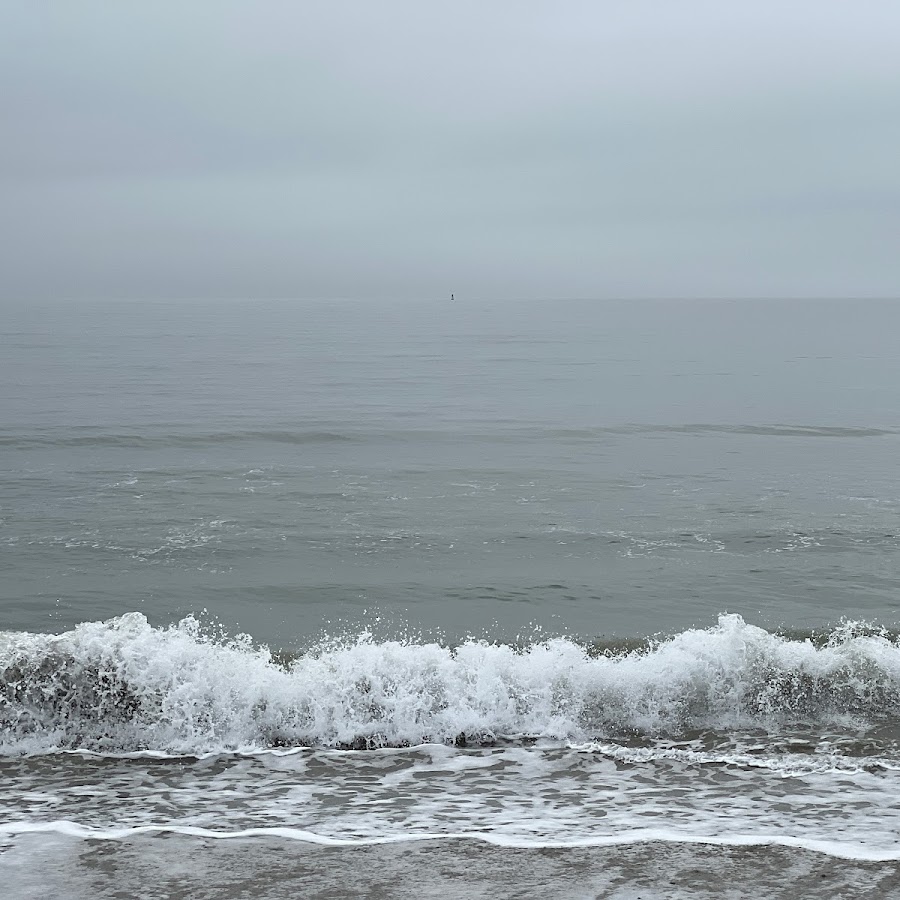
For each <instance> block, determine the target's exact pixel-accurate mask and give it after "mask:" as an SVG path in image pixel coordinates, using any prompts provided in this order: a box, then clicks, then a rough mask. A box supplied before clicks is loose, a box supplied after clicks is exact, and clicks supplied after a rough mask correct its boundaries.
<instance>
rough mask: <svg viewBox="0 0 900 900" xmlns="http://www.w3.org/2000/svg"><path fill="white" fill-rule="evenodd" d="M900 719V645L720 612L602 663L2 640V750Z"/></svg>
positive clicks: (82, 636)
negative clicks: (773, 628) (821, 636)
mask: <svg viewBox="0 0 900 900" xmlns="http://www.w3.org/2000/svg"><path fill="white" fill-rule="evenodd" d="M898 719H900V645H898V643H897V641H896V640H895V639H892V638H890V637H889V636H887V635H885V634H879V633H876V632H874V631H873V630H872V629H866V628H861V627H858V626H854V625H849V624H848V625H845V626H844V627H842V628H840V629H838V630H836V631H835V632H833V633H832V634H831V635H830V636H829V637H828V638H827V640H825V641H824V642H821V643H814V642H813V641H812V640H810V639H809V638H803V639H796V638H787V637H784V636H779V635H776V634H771V633H769V632H767V631H765V630H763V629H761V628H758V627H755V626H753V625H748V624H747V623H745V622H744V621H743V620H742V619H741V617H740V616H736V615H723V616H721V617H720V618H719V621H718V624H717V625H715V626H713V627H711V628H708V629H702V630H701V629H692V630H688V631H685V632H682V633H681V634H678V635H675V636H673V637H671V638H669V639H667V640H664V641H660V642H656V643H651V644H648V645H647V646H646V647H644V648H641V649H626V648H623V649H621V650H619V651H617V650H615V649H609V648H607V649H606V651H605V652H604V653H603V654H601V655H596V654H594V653H592V652H591V651H590V650H589V649H588V648H586V647H585V646H583V645H581V644H579V643H577V642H575V641H572V640H568V639H564V638H559V639H554V640H549V641H544V642H540V643H534V644H532V645H530V646H527V647H524V648H514V647H511V646H507V645H504V644H496V643H489V642H486V641H476V640H470V641H467V642H465V643H463V644H461V645H459V646H456V647H453V648H450V647H446V646H441V645H439V644H436V643H430V644H429V643H424V644H423V643H410V642H401V641H387V642H376V641H374V640H373V639H372V638H371V637H370V636H368V635H362V636H360V637H358V638H356V639H354V640H352V641H347V642H345V643H343V644H340V645H334V646H330V647H322V648H320V649H318V650H316V651H313V652H309V653H305V654H303V655H300V656H299V657H297V658H294V659H292V660H290V661H287V662H285V661H282V660H279V659H278V658H277V657H274V656H273V655H272V654H271V653H270V652H269V650H268V649H266V648H260V647H256V646H254V645H253V642H252V641H251V640H250V638H249V637H241V638H237V639H233V640H229V641H222V640H216V639H214V638H213V637H211V636H209V635H208V634H206V633H205V632H204V631H203V629H202V628H201V626H200V625H199V624H198V622H197V621H196V620H194V619H193V618H188V619H185V620H183V621H182V622H180V623H178V624H177V625H172V626H169V627H167V628H155V627H152V626H151V625H150V624H149V623H148V622H147V620H146V618H145V617H144V616H143V615H141V614H139V613H130V614H128V615H124V616H121V617H119V618H116V619H111V620H109V621H107V622H88V623H84V624H82V625H79V626H78V627H77V628H75V629H74V630H72V631H70V632H66V633H65V634H61V635H48V634H35V633H24V632H3V633H0V753H2V754H7V755H8V754H19V753H48V752H54V751H57V750H71V749H83V750H92V751H97V752H117V753H118V752H134V751H161V752H167V753H189V754H202V753H210V752H228V751H235V750H240V751H248V750H251V751H252V750H257V749H266V748H273V747H293V746H319V747H339V748H354V749H365V748H372V747H386V746H405V745H412V744H420V743H424V742H444V743H457V744H486V743H492V742H495V741H497V740H503V739H507V740H529V739H536V738H537V739H545V740H552V741H560V742H569V741H591V740H605V739H618V738H621V737H623V736H626V737H627V736H629V735H631V736H634V735H637V736H642V735H643V736H661V735H663V736H664V735H669V736H672V735H679V734H683V733H685V732H687V731H690V730H694V729H715V730H717V731H728V730H733V729H747V728H772V727H785V726H787V727H790V726H796V725H811V726H825V725H828V724H844V725H846V724H848V723H851V724H852V725H853V727H854V728H856V729H859V730H862V731H865V730H866V729H867V728H872V727H875V726H878V725H883V724H884V723H885V722H886V721H894V720H898Z"/></svg>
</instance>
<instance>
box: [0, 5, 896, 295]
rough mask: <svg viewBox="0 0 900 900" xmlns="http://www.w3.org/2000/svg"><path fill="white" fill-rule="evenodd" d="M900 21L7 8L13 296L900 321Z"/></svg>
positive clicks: (761, 11) (5, 118) (378, 8)
mask: <svg viewBox="0 0 900 900" xmlns="http://www.w3.org/2000/svg"><path fill="white" fill-rule="evenodd" d="M898 36H900V3H897V2H896V0H853V2H851V0H844V2H834V0H791V2H786V0H777V2H773V0H752V2H751V0H743V2H731V0H714V2H712V0H710V2H702V0H679V2H677V3H675V2H671V0H657V2H649V0H584V2H582V0H555V2H535V0H516V2H510V0H496V2H490V0H477V2H470V0H454V2H453V3H445V4H436V3H429V2H427V0H410V2H407V0H380V2H377V3H374V2H371V0H367V2H363V0H360V2H347V0H328V2H324V3H312V2H297V0H294V2H276V0H247V2H240V3H239V2H229V0H191V2H183V0H178V2H174V0H153V2H128V3H124V2H114V0H107V2H94V0H79V2H78V3H71V2H52V0H44V2H21V3H20V2H12V0H11V2H8V3H4V4H2V5H0V132H2V133H0V298H5V299H13V300H16V299H19V300H31V299H35V300H38V299H59V298H122V299H132V300H134V299H143V298H147V299H149V298H190V297H204V298H217V297H222V298H231V297H254V298H256V297H298V298H330V297H334V298H343V297H354V298H373V299H377V298H411V299H416V298H422V299H430V298H442V297H449V295H450V293H451V292H454V293H455V294H456V295H457V297H458V298H473V299H479V298H486V299H487V298H505V299H515V298H539V297H547V298H555V297H559V298H562V297H581V298H588V297H597V298H605V297H626V298H627V297H683V296H698V297H755V296H766V297H782V296H783V297H793V296H803V297H816V296H851V297H857V296H900V53H898V52H897V46H898Z"/></svg>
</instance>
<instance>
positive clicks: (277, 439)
mask: <svg viewBox="0 0 900 900" xmlns="http://www.w3.org/2000/svg"><path fill="white" fill-rule="evenodd" d="M640 434H648V435H650V434H683V435H693V436H700V435H704V434H735V435H756V436H759V437H806V438H872V437H886V436H888V435H895V434H900V430H898V429H895V428H873V427H865V426H843V425H801V424H771V425H723V424H709V423H707V424H704V423H693V424H690V423H688V424H668V425H667V424H641V423H630V424H622V425H608V426H607V425H598V426H591V427H584V428H558V427H555V426H552V425H546V426H540V425H522V424H521V423H519V422H513V421H510V422H490V423H484V424H483V425H481V424H479V423H473V424H470V425H469V426H468V427H467V428H466V427H463V428H461V429H460V428H457V429H454V430H439V429H437V430H435V429H387V430H374V431H367V430H365V429H364V428H360V429H358V430H357V429H353V428H347V429H344V430H329V429H327V428H325V429H315V428H310V429H307V428H290V427H285V428H275V429H238V430H234V431H225V430H221V431H193V430H190V429H187V428H185V429H179V428H177V427H172V426H157V427H150V426H144V427H142V428H141V429H140V430H133V431H121V430H116V431H105V430H103V429H99V428H85V427H77V426H76V427H71V428H46V429H35V430H24V429H11V430H3V429H0V447H8V448H10V449H21V450H27V449H33V448H39V447H128V448H137V449H141V448H147V449H149V448H154V447H194V446H212V445H216V444H229V443H247V442H260V443H279V444H322V443H335V442H345V441H355V440H367V439H371V438H373V437H377V438H379V439H383V440H389V441H390V440H396V441H407V440H421V439H427V440H429V441H438V442H439V441H441V440H448V441H454V442H456V441H459V440H460V436H461V435H464V436H466V437H472V438H475V437H477V438H479V439H482V440H497V441H502V442H504V441H522V440H526V441H528V440H562V441H572V442H576V443H577V442H592V441H596V440H600V439H602V438H603V437H605V436H609V435H640Z"/></svg>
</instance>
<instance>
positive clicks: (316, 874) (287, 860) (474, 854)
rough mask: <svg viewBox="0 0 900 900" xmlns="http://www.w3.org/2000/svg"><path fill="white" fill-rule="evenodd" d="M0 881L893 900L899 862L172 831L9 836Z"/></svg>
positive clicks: (26, 886) (247, 889) (710, 849)
mask: <svg viewBox="0 0 900 900" xmlns="http://www.w3.org/2000/svg"><path fill="white" fill-rule="evenodd" d="M0 879H2V883H3V885H4V889H3V892H2V893H3V896H4V897H8V898H10V900H47V898H51V897H67V898H72V900H88V898H99V900H106V898H116V900H118V898H122V900H124V898H144V900H150V898H173V900H175V898H184V900H188V898H190V900H236V898H284V897H316V898H319V897H321V898H335V900H337V898H344V897H366V898H375V900H392V898H417V900H422V898H431V897H433V898H442V900H447V898H453V897H466V898H481V897H484V898H491V900H498V898H507V897H509V898H513V897H515V898H539V897H540V898H543V897H572V898H615V900H626V898H627V900H636V898H641V900H649V898H682V897H684V898H686V897H690V898H707V897H708V898H735V900H737V898H742V900H744V898H767V900H773V898H790V900H801V898H806V897H810V898H812V897H815V898H842V900H844V898H851V897H852V898H867V900H876V898H879V900H880V898H885V900H888V898H896V897H898V896H900V862H871V861H858V860H845V859H838V858H834V857H829V856H825V855H822V854H818V853H812V852H809V851H804V850H796V849H792V848H784V847H719V846H711V845H700V844H664V843H646V844H637V845H630V846H625V847H602V848H577V849H544V850H541V849H508V848H498V847H494V846H491V845H488V844H485V843H481V842H476V841H462V840H447V841H434V842H431V841H428V842H410V843H399V844H382V845H375V846H360V847H353V848H346V847H342V848H335V847H321V846H316V845H310V844H305V843H299V842H296V841H290V840H269V839H266V840H258V839H233V840H203V839H198V838H191V837H184V836H180V835H159V836H153V837H146V836H142V837H137V838H134V839H131V840H123V841H95V840H80V839H77V838H70V837H65V836H61V835H46V834H43V835H21V836H18V837H15V838H11V839H7V840H4V841H3V842H2V844H0Z"/></svg>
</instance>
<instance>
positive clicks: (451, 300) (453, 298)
mask: <svg viewBox="0 0 900 900" xmlns="http://www.w3.org/2000/svg"><path fill="white" fill-rule="evenodd" d="M455 299H456V298H455V297H454V296H453V294H451V295H450V302H451V303H452V302H453V301H454V300H455Z"/></svg>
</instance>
